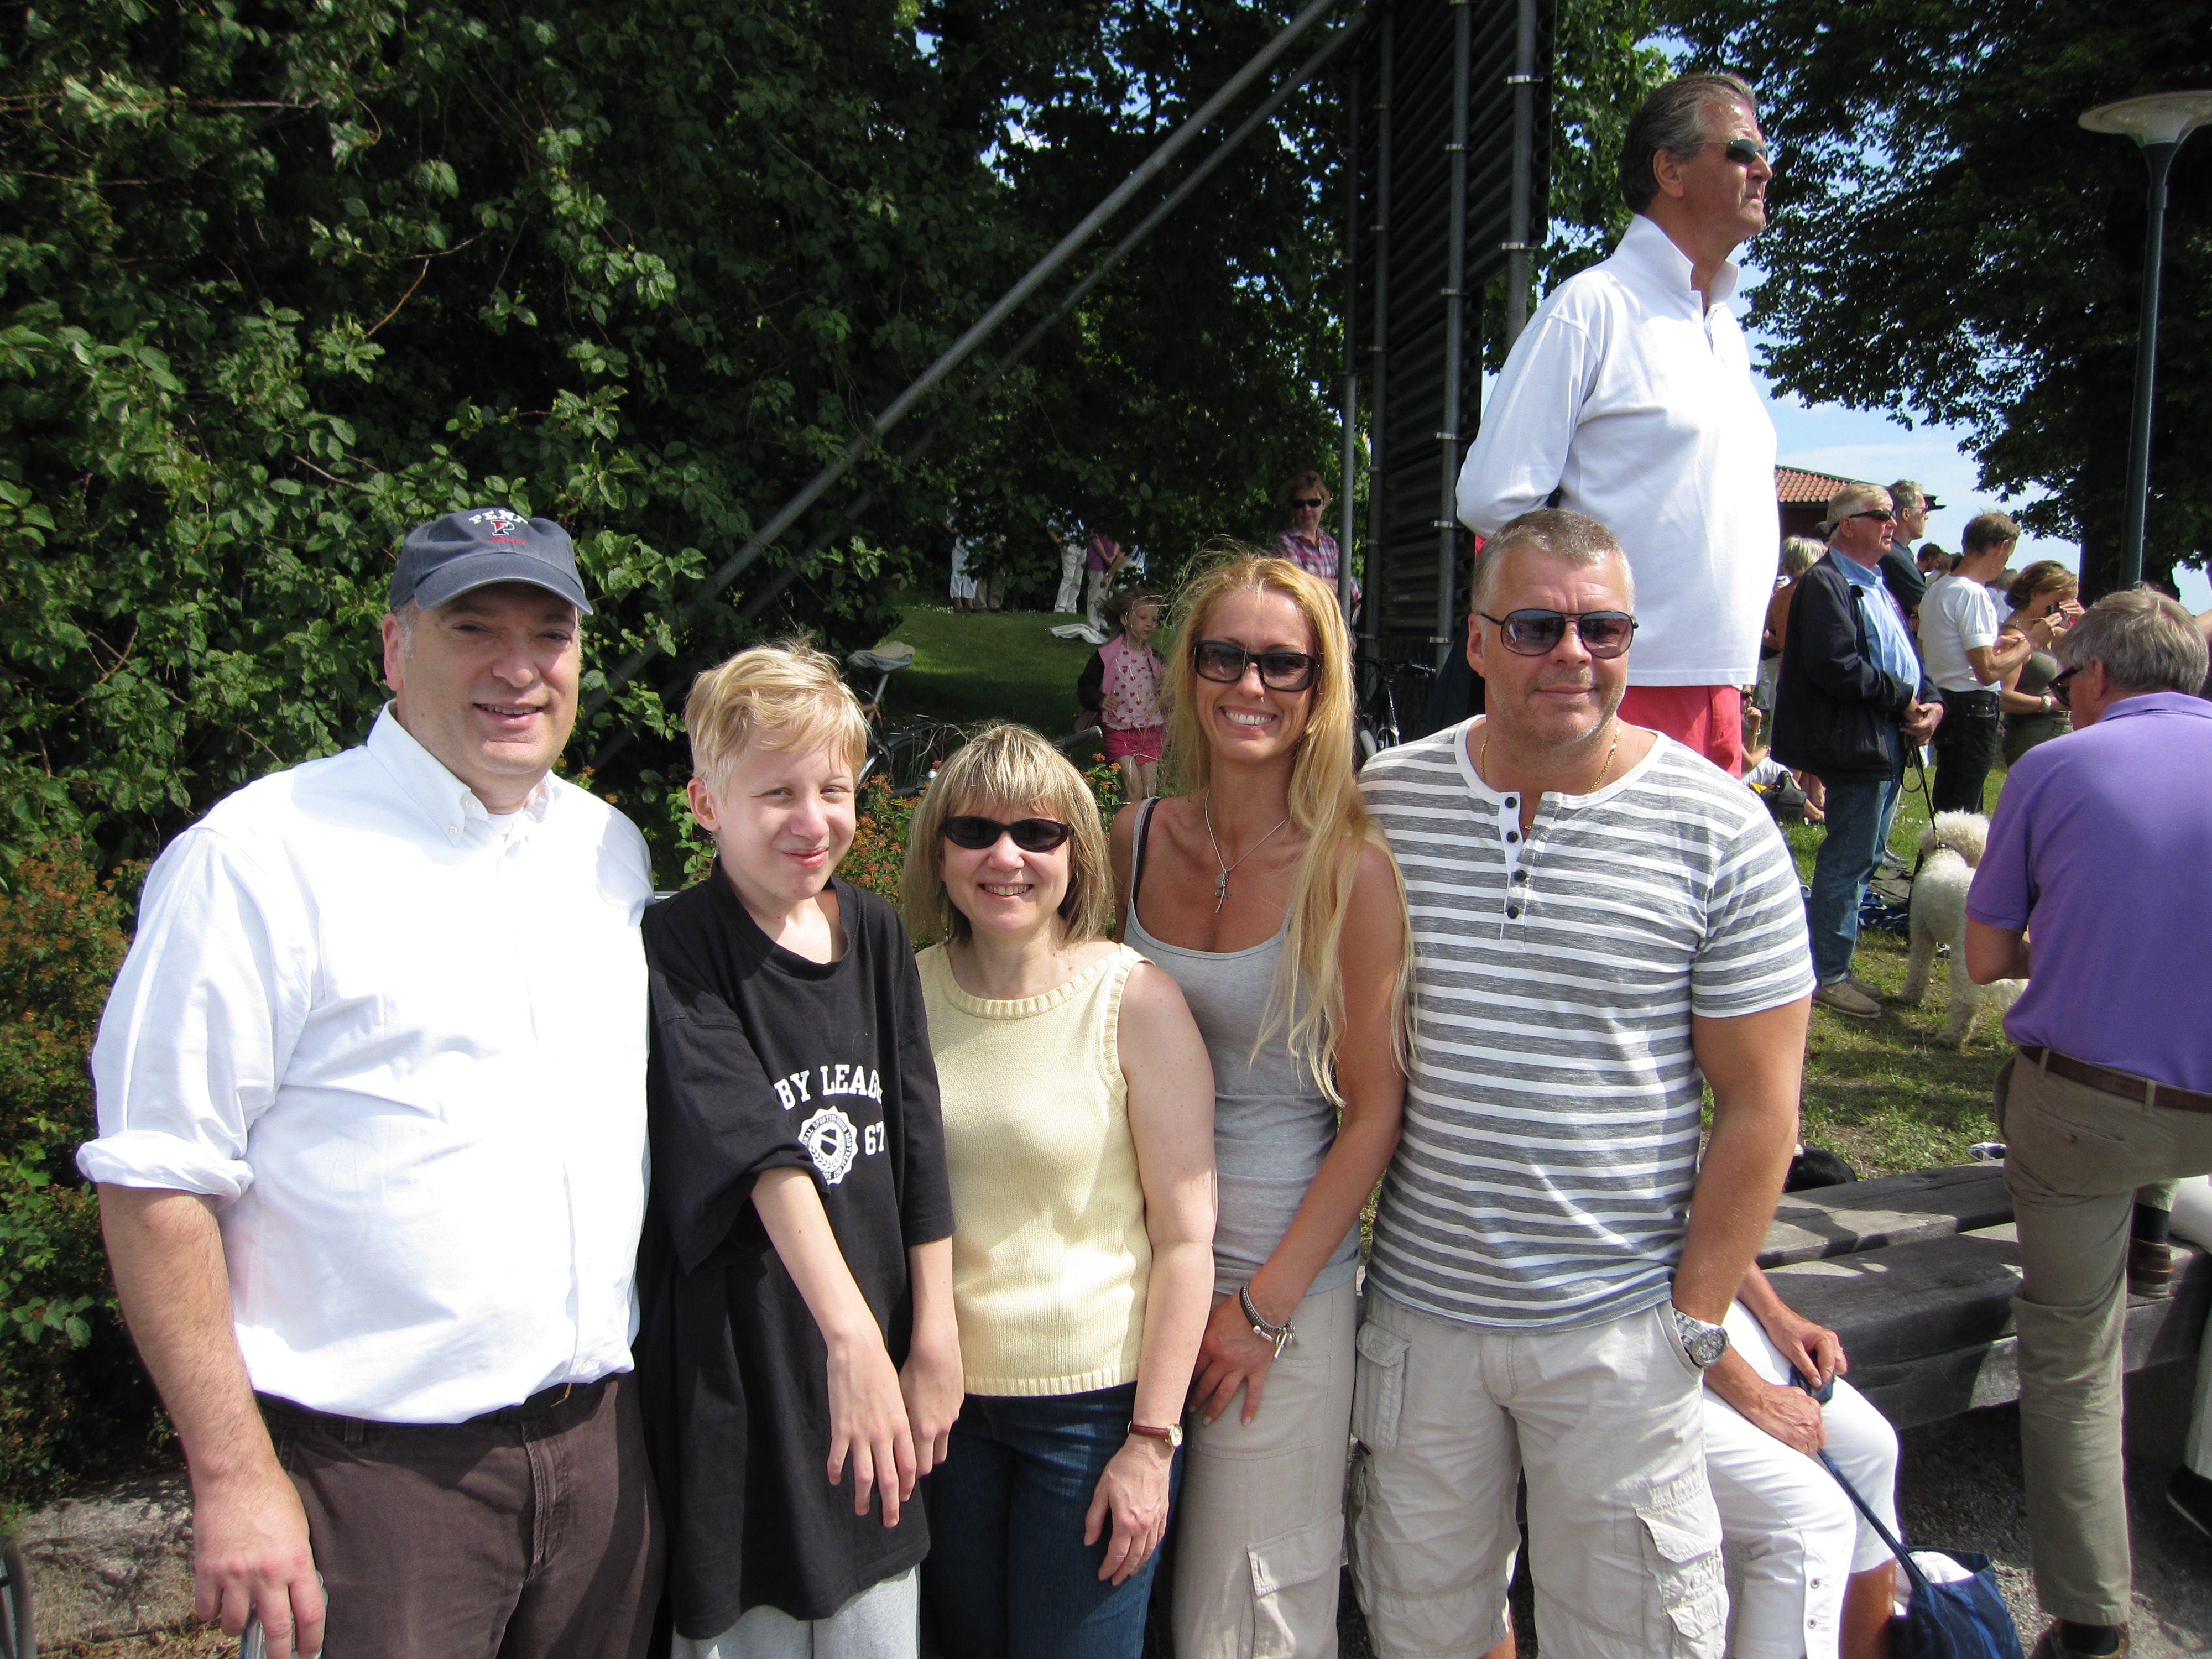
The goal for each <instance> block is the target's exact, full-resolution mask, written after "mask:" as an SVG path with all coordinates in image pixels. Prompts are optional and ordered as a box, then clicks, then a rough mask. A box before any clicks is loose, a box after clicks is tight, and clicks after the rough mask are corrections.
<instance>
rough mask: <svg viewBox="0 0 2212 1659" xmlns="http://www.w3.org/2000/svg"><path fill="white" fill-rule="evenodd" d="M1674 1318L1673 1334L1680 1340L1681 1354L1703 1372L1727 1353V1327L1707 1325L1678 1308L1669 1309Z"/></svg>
mask: <svg viewBox="0 0 2212 1659" xmlns="http://www.w3.org/2000/svg"><path fill="white" fill-rule="evenodd" d="M1669 1311H1670V1312H1671V1313H1673V1314H1674V1334H1675V1335H1676V1336H1677V1337H1679V1338H1680V1339H1681V1343H1682V1352H1684V1353H1686V1354H1687V1355H1689V1356H1690V1358H1692V1360H1694V1361H1695V1362H1696V1363H1697V1365H1698V1368H1699V1370H1704V1369H1705V1367H1706V1366H1708V1365H1710V1364H1712V1363H1713V1361H1715V1360H1716V1359H1718V1358H1720V1357H1721V1356H1722V1355H1723V1354H1724V1353H1726V1352H1728V1345H1729V1338H1728V1327H1727V1326H1725V1325H1708V1324H1707V1323H1705V1321H1704V1320H1702V1319H1692V1317H1691V1316H1689V1315H1688V1314H1686V1313H1684V1312H1683V1311H1682V1310H1680V1308H1670V1309H1669Z"/></svg>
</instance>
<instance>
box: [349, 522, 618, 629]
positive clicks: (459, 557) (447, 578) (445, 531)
mask: <svg viewBox="0 0 2212 1659" xmlns="http://www.w3.org/2000/svg"><path fill="white" fill-rule="evenodd" d="M494 582H528V583H529V584H530V585H531V586H532V587H542V588H544V590H545V591H546V592H549V593H557V594H559V595H560V596H561V597H562V599H566V600H568V603H569V604H571V605H574V606H575V607H576V609H577V610H579V611H581V612H583V614H584V615H586V617H588V616H590V615H591V614H592V606H591V602H590V601H589V600H588V599H585V597H584V584H583V581H582V580H581V579H580V578H579V577H578V575H577V574H576V547H575V544H574V543H573V542H571V541H570V540H569V539H568V532H567V531H565V530H563V529H562V528H561V526H559V525H557V524H555V523H554V522H553V520H550V519H526V518H524V517H523V516H522V515H521V514H520V513H514V512H511V511H509V510H508V509H507V508H506V507H471V508H469V509H468V510H467V511H465V512H461V513H447V514H446V516H445V517H444V518H442V519H439V520H434V521H433V522H431V523H429V524H422V525H417V526H415V528H414V529H412V530H410V531H409V532H407V540H406V542H405V544H404V545H403V546H402V547H401V548H400V550H399V564H398V568H397V569H395V570H393V571H392V609H394V610H395V611H396V610H398V608H399V607H400V606H401V605H404V604H406V603H407V602H408V601H409V600H410V599H412V600H414V602H415V603H416V605H420V606H422V608H423V609H424V610H426V611H428V610H435V609H436V608H437V607H438V606H439V605H444V604H445V603H447V601H448V600H450V599H459V598H460V596H461V595H462V594H464V593H466V592H470V591H471V589H474V588H478V587H489V586H491V585H492V584H493V583H494Z"/></svg>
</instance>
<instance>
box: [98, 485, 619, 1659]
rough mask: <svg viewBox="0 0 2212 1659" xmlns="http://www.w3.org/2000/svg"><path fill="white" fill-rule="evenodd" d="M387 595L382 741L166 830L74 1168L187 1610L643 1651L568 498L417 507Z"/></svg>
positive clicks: (400, 1645)
mask: <svg viewBox="0 0 2212 1659" xmlns="http://www.w3.org/2000/svg"><path fill="white" fill-rule="evenodd" d="M391 598H392V611H391V614H389V615H387V616H386V617H385V619H384V672H385V678H386V680H387V681H388V682H389V683H390V684H391V687H392V692H393V698H392V702H391V703H390V704H388V705H387V706H386V708H385V709H384V711H383V712H382V713H381V714H380V715H379V716H378V717H377V720H376V723H375V726H374V729H373V730H372V731H371V732H370V733H369V735H368V743H367V744H366V745H365V746H363V747H361V748H357V749H349V750H345V751H344V752H343V753H342V754H338V755H335V756H332V757H329V758H327V759H325V760H319V761H310V762H308V763H306V764H305V765H302V766H298V767H295V768H293V769H291V770H289V771H286V772H279V773H276V774H274V775H271V776H269V777H265V778H264V779H262V780H261V781H259V782H258V783H255V784H252V785H250V786H248V787H246V788H245V789H241V790H240V791H239V792H238V793H235V794H234V795H231V796H229V797H228V798H227V799H224V800H222V801H221V802H219V803H218V804H217V805H216V806H215V807H214V809H213V810H212V811H210V812H209V813H208V814H207V816H206V817H204V818H203V819H201V820H200V822H198V823H196V824H194V825H193V826H192V827H191V829H187V830H186V831H185V833H184V834H183V835H182V836H179V837H178V838H177V840H176V841H174V842H172V843H171V844H170V845H169V847H168V848H167V850H166V851H164V852H163V854H161V859H160V860H158V861H157V862H156V863H155V866H154V870H153V873H152V874H151V876H150V877H149V878H148V881H147V884H146V891H145V896H144V899H143V903H142V906H141V908H140V913H139V927H138V933H137V939H136V941H135V943H134V944H133V945H132V946H131V954H130V957H129V959H128V960H127V961H126V962H125V964H124V967H123V971H122V973H121V975H119V976H118V979H117V981H116V984H115V988H114V991H113V993H112V995H111V996H110V998H109V1000H108V1005H107V1011H106V1016H105V1017H104V1018H103V1019H102V1021H101V1024H100V1039H99V1042H98V1043H97V1045H96V1046H95V1048H94V1052H93V1072H94V1082H95V1084H96V1085H97V1090H98V1097H99V1109H100V1138H99V1139H96V1140H94V1141H91V1142H88V1144H87V1145H86V1146H84V1147H82V1149H81V1150H80V1152H79V1153H78V1158H77V1162H78V1167H79V1168H81V1169H82V1170H83V1171H84V1173H85V1175H86V1176H88V1178H89V1179H91V1180H93V1181H95V1182H98V1183H99V1185H100V1216H101V1222H102V1225H103V1226H104V1228H105V1230H106V1237H107V1246H108V1253H109V1256H110V1258H111V1260H112V1263H113V1266H114V1270H115V1279H116V1285H117V1288H118V1292H119V1293H120V1295H121V1297H122V1302H123V1310H124V1313H125V1316H126V1317H127V1318H128V1320H129V1322H130V1325H131V1334H132V1336H133V1337H134V1338H135V1339H136V1340H137V1344H138V1348H139V1352H140V1353H141V1354H142V1355H143V1357H144V1358H145V1361H146V1365H147V1369H148V1370H149V1371H150V1372H151V1373H152V1374H153V1376H154V1380H155V1383H156V1385H157V1386H158V1387H159V1388H160V1389H161V1397H162V1400H163V1401H164V1402H165V1403H166V1404H167V1407H168V1409H169V1414H170V1417H171V1419H172V1420H173V1422H174V1423H175V1425H176V1427H177V1432H178V1435H179V1438H180V1439H181V1441H182V1442H183V1444H184V1449H185V1459H186V1462H187V1463H188V1464H189V1465H190V1468H191V1480H192V1503H193V1555H194V1560H193V1572H194V1578H195V1583H196V1598H197V1607H198V1611H199V1613H200V1614H201V1616H202V1617H203V1618H210V1619H219V1620H221V1621H222V1626H223V1628H224V1629H225V1630H226V1631H228V1632H231V1633H233V1634H236V1633H238V1632H240V1631H241V1630H242V1629H243V1628H244V1626H246V1621H247V1619H248V1617H249V1615H250V1616H252V1617H253V1618H257V1619H258V1620H260V1621H261V1623H262V1625H263V1627H264V1630H265V1632H266V1634H267V1638H268V1646H269V1651H270V1654H272V1655H274V1656H277V1659H283V1656H285V1655H287V1654H289V1653H292V1652H294V1651H295V1650H296V1651H297V1652H299V1653H301V1654H313V1653H316V1652H319V1651H320V1650H323V1649H324V1648H325V1615H326V1607H325V1588H321V1587H319V1586H318V1583H317V1574H318V1572H319V1573H320V1575H321V1577H322V1579H323V1582H324V1586H325V1587H326V1589H327V1644H328V1650H329V1651H330V1652H331V1654H332V1655H333V1656H337V1659H353V1656H396V1655H401V1654H413V1655H425V1656H428V1655H437V1654H461V1653H481V1654H490V1653H493V1652H497V1653H499V1654H500V1655H501V1656H502V1659H510V1656H511V1659H571V1656H573V1659H600V1656H617V1655H632V1656H635V1655H637V1654H640V1653H641V1652H642V1651H643V1650H644V1647H645V1644H646V1641H647V1637H648V1634H649V1626H650V1623H651V1620H652V1616H653V1607H654V1603H655V1599H656V1597H657V1596H658V1594H659V1554H660V1548H659V1540H658V1538H657V1536H656V1531H657V1528H656V1522H655V1520H654V1516H653V1498H652V1493H651V1489H650V1486H649V1483H648V1479H647V1474H646V1473H645V1461H644V1446H643V1442H642V1438H641V1433H640V1431H639V1427H638V1419H637V1411H636V1404H637V1402H636V1401H635V1397H634V1395H633V1394H631V1393H627V1392H625V1391H624V1390H623V1381H624V1380H625V1379H623V1376H622V1374H623V1373H624V1372H627V1371H628V1370H629V1367H630V1353H629V1342H630V1337H631V1334H632V1328H633V1311H632V1304H633V1295H632V1289H631V1273H632V1263H633V1260H634V1257H635V1251H636V1247H637V1236H638V1228H639V1225H640V1222H641V1217H642V1214H643V1211H644V1205H645V1176H646V1169H645V1058H646V1041H647V1036H646V1033H647V1020H646V980H645V963H644V957H643V953H642V951H641V946H640V943H639V935H638V918H639V915H641V912H642V911H643V909H644V907H645V904H646V902H647V900H648V899H649V898H650V896H651V889H652V883H651V878H650V874H649V872H648V867H647V857H646V849H645V843H644V841H643V839H642V838H641V836H639V834H638V832H637V830H636V829H635V826H633V825H632V824H631V823H629V820H628V819H626V818H624V817H623V816H622V815H621V814H620V813H618V812H617V811H614V810H613V809H612V808H611V807H609V806H608V805H605V803H604V802H602V801H600V800H599V799H597V798H596V797H594V796H592V795H591V794H589V793H586V791H584V790H581V789H579V788H576V787H574V786H573V785H571V784H568V783H566V782H564V781H562V780H560V779H558V778H555V777H553V776H551V775H550V774H549V769H550V766H551V765H552V763H553V761H554V759H555V757H556V756H558V755H559V754H560V752H561V750H562V746H563V745H564V744H566V743H567V741H568V733H569V730H570V728H571V726H573V725H574V720H575V714H576V690H577V679H578V675H579V670H580V649H579V628H580V620H579V619H580V614H588V612H589V611H590V606H589V605H588V604H586V600H585V597H584V591H583V587H582V585H581V584H580V581H579V580H578V578H577V574H576V565H575V557H574V550H573V548H572V547H571V545H570V543H569V539H568V535H567V534H566V533H565V532H563V531H562V529H561V527H560V526H558V525H556V524H553V523H551V522H550V521H548V520H543V519H525V518H522V517H520V516H519V515H518V514H515V513H510V512H508V511H507V510H506V509H504V508H499V507H487V508H483V509H479V510H477V511H473V512H467V513H453V514H451V515H449V516H447V518H444V519H441V520H438V521H437V522H435V523H434V524H428V525H424V526H420V527H418V528H417V529H416V531H414V532H412V533H411V534H410V536H409V537H408V538H407V541H406V544H405V547H404V550H403V552H402V554H401V556H400V559H399V563H398V568H397V569H396V571H395V573H394V574H393V577H392V596H391Z"/></svg>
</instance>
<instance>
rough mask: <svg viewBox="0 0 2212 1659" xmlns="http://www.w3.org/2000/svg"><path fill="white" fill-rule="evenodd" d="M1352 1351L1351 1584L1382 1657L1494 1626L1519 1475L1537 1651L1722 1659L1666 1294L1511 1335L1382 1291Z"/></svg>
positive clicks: (1582, 1658) (1419, 1657)
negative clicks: (1614, 1313)
mask: <svg viewBox="0 0 2212 1659" xmlns="http://www.w3.org/2000/svg"><path fill="white" fill-rule="evenodd" d="M1358 1349H1359V1359H1358V1384H1357V1389H1356V1393H1355V1396H1354V1401H1353V1405H1352V1433H1353V1435H1354V1436H1355V1437H1357V1438H1358V1441H1359V1443H1360V1448H1361V1449H1360V1455H1359V1460H1358V1470H1357V1473H1356V1474H1355V1475H1354V1478H1353V1483H1352V1502H1353V1506H1354V1514H1353V1519H1352V1577H1353V1581H1354V1583H1357V1584H1358V1589H1359V1600H1360V1604H1361V1606H1362V1607H1364V1609H1365V1611H1366V1613H1367V1624H1368V1630H1369V1632H1370V1635H1371V1636H1372V1637H1373V1638H1374V1644H1375V1651H1376V1653H1377V1654H1378V1655H1380V1656H1383V1659H1443V1656H1467V1659H1475V1656H1478V1655H1480V1654H1484V1653H1486V1652H1488V1651H1489V1650H1490V1649H1491V1648H1492V1647H1494V1646H1496V1645H1497V1644H1498V1642H1499V1641H1501V1640H1503V1639H1504V1634H1505V1592H1506V1587H1507V1585H1508V1583H1510V1581H1511V1578H1512V1573H1513V1556H1514V1552H1515V1550H1516V1547H1517V1546H1518V1543H1519V1540H1520V1533H1519V1530H1518V1528H1516V1525H1515V1522H1514V1492H1515V1487H1516V1477H1517V1476H1519V1475H1520V1474H1521V1473H1522V1471H1523V1470H1524V1469H1525V1470H1526V1472H1527V1474H1528V1538H1529V1563H1528V1565H1529V1569H1530V1571H1531V1573H1532V1575H1533V1576H1534V1579H1535V1584H1536V1622H1537V1625H1538V1626H1539V1627H1540V1628H1541V1630H1542V1632H1543V1643H1544V1651H1545V1653H1546V1655H1547V1659H1720V1653H1721V1649H1722V1642H1723V1637H1724V1636H1725V1634H1726V1629H1727V1624H1728V1598H1727V1593H1726V1591H1725V1589H1723V1583H1722V1573H1721V1523H1720V1516H1719V1515H1718V1514H1717V1513H1716V1512H1715V1510H1714V1508H1713V1500H1712V1496H1711V1493H1710V1492H1708V1491H1707V1490H1706V1486H1705V1435H1704V1431H1703V1423H1702V1418H1701V1414H1700V1407H1699V1397H1700V1395H1702V1394H1703V1392H1704V1390H1703V1389H1702V1387H1701V1386H1700V1384H1701V1382H1702V1373H1701V1372H1700V1371H1699V1369H1698V1366H1697V1364H1695V1362H1693V1361H1692V1359H1691V1358H1690V1357H1689V1356H1688V1355H1687V1354H1686V1353H1684V1352H1682V1345H1681V1341H1680V1339H1679V1338H1678V1337H1677V1336H1676V1335H1675V1334H1674V1320H1673V1318H1672V1317H1671V1316H1670V1314H1669V1312H1668V1308H1667V1306H1666V1304H1663V1303H1662V1304H1660V1305H1659V1306H1657V1307H1653V1308H1647V1309H1645V1310H1643V1311H1642V1312H1640V1313H1634V1314H1629V1315H1626V1316H1623V1317H1621V1318H1619V1319H1616V1320H1613V1321H1612V1322H1609V1323H1607V1324H1603V1325H1594V1326H1589V1327H1588V1328H1583V1329H1579V1330H1566V1331H1531V1332H1527V1333H1525V1334H1524V1333H1519V1332H1516V1331H1512V1330H1509V1329H1501V1328H1485V1327H1481V1326H1476V1325H1468V1324H1464V1323H1462V1322H1458V1321H1455V1320H1448V1319H1439V1318H1436V1317H1434V1316H1431V1315H1428V1314H1423V1313H1417V1312H1415V1311H1414V1310H1412V1309H1410V1308H1407V1307H1406V1306H1405V1305H1403V1304H1400V1303H1397V1302H1394V1301H1392V1300H1391V1299H1390V1298H1389V1297H1387V1296H1385V1295H1383V1294H1382V1293H1381V1292H1379V1291H1377V1292H1376V1293H1374V1294H1371V1295H1370V1296H1369V1297H1368V1299H1367V1320H1366V1323H1365V1324H1364V1325H1363V1326H1361V1328H1360V1331H1359V1339H1358Z"/></svg>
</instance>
